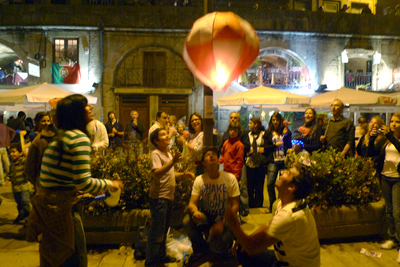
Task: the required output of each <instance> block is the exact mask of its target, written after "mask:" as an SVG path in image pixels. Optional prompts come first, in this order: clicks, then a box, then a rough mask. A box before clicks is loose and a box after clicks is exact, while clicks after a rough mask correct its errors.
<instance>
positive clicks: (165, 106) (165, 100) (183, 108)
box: [158, 95, 189, 120]
mask: <svg viewBox="0 0 400 267" xmlns="http://www.w3.org/2000/svg"><path fill="white" fill-rule="evenodd" d="M158 99H159V103H158V107H159V110H162V111H165V112H166V113H168V114H169V115H175V116H176V119H177V120H178V119H179V117H180V116H181V115H186V117H187V118H188V115H189V114H188V110H189V105H188V103H189V101H188V100H189V97H188V96H187V95H160V96H159V98H158Z"/></svg>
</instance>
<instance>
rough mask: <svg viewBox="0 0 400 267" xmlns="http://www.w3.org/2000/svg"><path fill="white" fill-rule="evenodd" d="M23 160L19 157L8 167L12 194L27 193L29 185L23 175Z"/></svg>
mask: <svg viewBox="0 0 400 267" xmlns="http://www.w3.org/2000/svg"><path fill="white" fill-rule="evenodd" d="M24 169H25V158H24V157H21V158H19V159H18V160H16V161H15V162H13V163H11V166H10V180H11V185H12V190H13V192H16V193H17V192H22V191H28V190H29V185H28V180H27V179H26V176H25V173H24Z"/></svg>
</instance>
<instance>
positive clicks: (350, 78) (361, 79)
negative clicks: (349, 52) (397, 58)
mask: <svg viewBox="0 0 400 267" xmlns="http://www.w3.org/2000/svg"><path fill="white" fill-rule="evenodd" d="M371 83H372V72H365V73H363V72H356V73H345V76H344V86H345V87H347V88H354V89H356V88H357V87H358V86H368V85H371Z"/></svg>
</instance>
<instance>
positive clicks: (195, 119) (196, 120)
mask: <svg viewBox="0 0 400 267" xmlns="http://www.w3.org/2000/svg"><path fill="white" fill-rule="evenodd" d="M199 120H200V119H193V120H191V122H195V121H199Z"/></svg>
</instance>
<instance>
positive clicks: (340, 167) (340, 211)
mask: <svg viewBox="0 0 400 267" xmlns="http://www.w3.org/2000/svg"><path fill="white" fill-rule="evenodd" d="M297 161H304V158H302V157H301V156H300V155H292V156H290V157H289V158H288V160H287V165H288V166H292V165H293V164H296V162H297ZM306 162H307V163H308V165H309V167H310V169H311V173H312V175H313V176H314V178H315V181H316V185H315V189H314V192H313V193H311V194H310V196H309V197H308V199H307V200H308V203H309V206H310V207H311V208H312V212H313V214H314V218H315V220H316V223H317V228H318V234H319V237H320V238H321V239H323V238H341V237H353V236H365V235H377V234H380V233H381V232H382V229H383V225H382V222H383V218H384V202H383V200H381V188H380V184H379V178H378V177H377V176H376V175H375V173H376V172H375V167H374V162H373V160H372V159H370V158H362V157H341V156H340V153H339V152H335V151H334V150H327V151H325V152H320V153H313V154H312V155H311V156H310V158H309V160H308V161H307V160H306Z"/></svg>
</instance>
